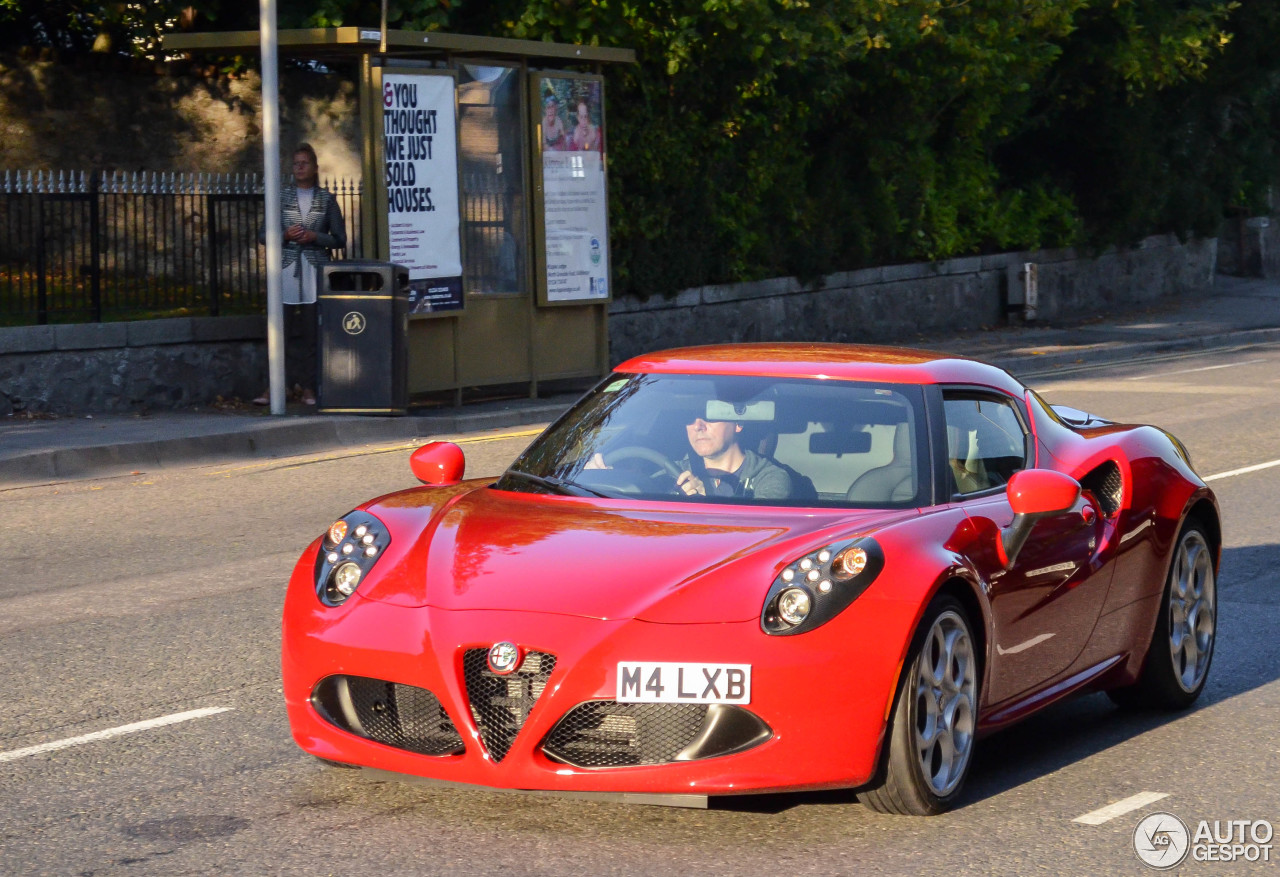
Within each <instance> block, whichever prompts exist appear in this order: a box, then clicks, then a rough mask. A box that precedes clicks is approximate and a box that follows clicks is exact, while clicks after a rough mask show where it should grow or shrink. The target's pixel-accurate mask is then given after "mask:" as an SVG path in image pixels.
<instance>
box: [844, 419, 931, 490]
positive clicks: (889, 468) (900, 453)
mask: <svg viewBox="0 0 1280 877" xmlns="http://www.w3.org/2000/svg"><path fill="white" fill-rule="evenodd" d="M915 494H916V486H915V479H914V478H913V477H912V468H911V424H909V423H899V424H898V425H897V427H895V429H894V432H893V457H892V458H891V459H890V460H889V463H888V464H887V465H884V466H881V467H880V468H878V469H872V470H871V471H869V472H864V473H863V474H862V475H859V476H858V477H857V478H856V479H855V480H854V482H853V484H851V485H849V490H848V492H847V493H845V499H847V500H849V501H850V502H901V501H903V500H908V499H911V497H913V496H915Z"/></svg>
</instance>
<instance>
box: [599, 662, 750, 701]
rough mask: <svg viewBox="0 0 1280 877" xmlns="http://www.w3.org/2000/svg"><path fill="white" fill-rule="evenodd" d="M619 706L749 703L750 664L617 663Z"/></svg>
mask: <svg viewBox="0 0 1280 877" xmlns="http://www.w3.org/2000/svg"><path fill="white" fill-rule="evenodd" d="M616 699H617V701H618V702H619V703H751V665H750V664H681V663H674V662H666V661H619V662H618V692H617V698H616Z"/></svg>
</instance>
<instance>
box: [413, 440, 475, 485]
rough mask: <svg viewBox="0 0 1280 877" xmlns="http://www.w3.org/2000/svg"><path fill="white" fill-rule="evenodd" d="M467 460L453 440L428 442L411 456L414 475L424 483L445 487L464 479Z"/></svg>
mask: <svg viewBox="0 0 1280 877" xmlns="http://www.w3.org/2000/svg"><path fill="white" fill-rule="evenodd" d="M466 466H467V461H466V458H465V457H464V456H463V454H462V448H460V447H458V446H457V445H455V444H454V443H453V442H428V443H427V444H425V445H423V446H422V447H420V448H418V449H417V450H416V451H414V452H413V454H412V455H411V456H410V457H409V468H410V469H411V470H412V471H413V476H414V477H415V478H417V479H418V480H419V481H421V482H422V483H423V484H433V485H435V486H437V487H444V486H447V485H450V484H457V483H458V482H459V481H461V480H462V473H463V472H464V471H465V470H466Z"/></svg>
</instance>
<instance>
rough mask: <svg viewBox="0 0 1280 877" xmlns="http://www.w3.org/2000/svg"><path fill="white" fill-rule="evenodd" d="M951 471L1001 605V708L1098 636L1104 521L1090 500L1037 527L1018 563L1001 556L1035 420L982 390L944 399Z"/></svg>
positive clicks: (993, 694)
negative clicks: (1012, 489) (1013, 481)
mask: <svg viewBox="0 0 1280 877" xmlns="http://www.w3.org/2000/svg"><path fill="white" fill-rule="evenodd" d="M943 414H944V417H943V420H944V422H945V425H946V431H947V438H946V472H945V474H944V476H943V477H944V478H946V479H950V480H949V482H947V483H949V486H950V487H951V489H952V490H953V496H952V500H953V501H954V502H957V503H959V504H960V506H961V507H962V508H963V509H964V510H965V513H966V514H967V515H968V516H969V518H970V520H971V521H972V522H973V524H974V527H975V531H976V532H980V533H986V534H990V538H986V539H982V540H979V541H977V542H976V543H975V549H974V550H975V552H976V556H974V557H973V558H972V559H973V560H974V562H975V563H976V564H977V565H978V566H979V569H980V571H981V572H982V574H983V576H984V578H985V579H986V581H987V582H988V586H989V592H988V596H989V599H990V602H991V614H992V638H991V650H990V652H991V666H990V672H989V673H988V674H987V679H988V681H987V692H986V697H985V700H986V702H987V703H988V704H992V705H994V704H998V703H1000V702H1002V701H1005V700H1008V699H1009V698H1012V697H1016V696H1018V695H1019V694H1022V693H1024V692H1027V691H1029V690H1031V689H1034V688H1036V687H1037V686H1039V685H1040V684H1042V683H1044V682H1046V681H1048V680H1050V679H1052V678H1053V677H1054V676H1056V675H1058V674H1059V673H1061V672H1062V671H1064V670H1065V669H1067V667H1069V666H1070V665H1071V662H1072V661H1074V660H1075V658H1076V657H1077V656H1078V655H1079V654H1080V652H1081V651H1082V649H1083V648H1084V645H1085V643H1086V642H1087V641H1088V638H1089V634H1090V633H1091V632H1092V631H1093V627H1094V624H1095V622H1096V621H1097V619H1098V615H1099V613H1100V611H1101V608H1102V604H1103V601H1104V600H1105V598H1106V594H1107V587H1108V585H1109V584H1110V583H1109V582H1108V581H1106V580H1105V579H1106V578H1107V576H1108V575H1109V573H1110V570H1111V567H1110V566H1108V567H1106V571H1107V574H1106V575H1102V576H1098V575H1095V572H1096V570H1097V564H1096V563H1095V559H1096V556H1097V551H1098V546H1099V544H1100V540H1101V536H1102V526H1103V522H1102V516H1101V515H1100V514H1098V509H1097V507H1096V505H1095V504H1094V501H1093V500H1092V499H1090V498H1088V497H1081V498H1080V499H1078V500H1077V501H1076V503H1075V505H1073V506H1072V508H1071V509H1069V510H1067V511H1064V512H1062V513H1060V514H1057V515H1052V516H1050V517H1047V518H1043V519H1041V520H1040V521H1038V522H1036V524H1035V526H1034V528H1033V529H1032V531H1031V535H1030V537H1029V538H1028V539H1027V542H1026V544H1025V545H1024V546H1023V548H1022V550H1021V552H1019V554H1018V555H1017V557H1016V558H1015V561H1014V563H1013V565H1012V566H1011V567H1010V568H1008V569H1005V566H1004V564H1003V563H1002V562H1001V561H1000V558H999V555H998V552H997V550H996V544H997V540H998V539H999V534H1000V532H1001V531H1002V530H1004V529H1005V528H1006V527H1008V526H1009V525H1010V524H1011V523H1012V522H1013V509H1012V508H1011V507H1010V505H1009V498H1008V494H1007V492H1006V488H1005V486H1006V484H1007V483H1008V480H1009V478H1011V477H1012V476H1013V474H1014V473H1015V472H1017V471H1019V470H1020V469H1024V468H1027V467H1028V466H1030V465H1032V463H1033V462H1034V457H1033V443H1032V442H1031V441H1030V440H1029V434H1028V430H1027V428H1026V422H1027V421H1026V417H1025V412H1024V411H1023V409H1022V407H1021V405H1020V404H1019V402H1018V401H1017V400H1015V399H1013V398H1012V397H1009V396H1005V395H1003V394H1000V393H993V392H991V391H986V390H978V389H963V388H960V389H951V390H946V391H944V393H943Z"/></svg>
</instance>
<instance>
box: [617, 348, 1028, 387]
mask: <svg viewBox="0 0 1280 877" xmlns="http://www.w3.org/2000/svg"><path fill="white" fill-rule="evenodd" d="M614 371H617V372H626V373H641V374H688V375H767V376H770V377H797V378H835V379H837V380H849V381H871V382H876V383H889V384H976V385H980V386H986V387H994V388H997V389H1001V390H1004V391H1005V392H1007V393H1012V394H1014V395H1018V396H1020V395H1022V392H1023V387H1022V385H1021V384H1020V383H1018V381H1016V380H1015V379H1014V378H1013V377H1011V376H1010V375H1009V374H1008V373H1007V372H1005V371H1004V370H1003V369H999V368H996V367H995V366H993V365H988V364H986V363H983V362H978V361H977V360H974V359H968V358H966V357H962V356H951V355H949V354H946V353H938V352H936V351H932V350H914V349H911V348H907V347H876V346H870V345H864V344H808V343H800V342H765V343H758V344H714V345H707V346H703V347H681V348H676V349H674V350H660V351H656V352H654V353H645V354H642V355H640V356H636V357H632V358H631V359H629V360H627V361H626V362H624V363H622V364H621V365H619V366H618V367H617V368H616V369H614Z"/></svg>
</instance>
